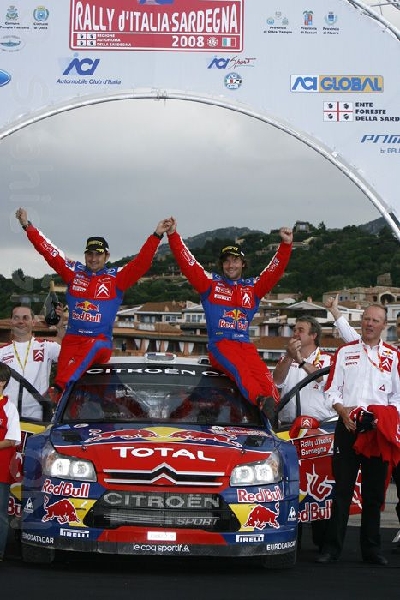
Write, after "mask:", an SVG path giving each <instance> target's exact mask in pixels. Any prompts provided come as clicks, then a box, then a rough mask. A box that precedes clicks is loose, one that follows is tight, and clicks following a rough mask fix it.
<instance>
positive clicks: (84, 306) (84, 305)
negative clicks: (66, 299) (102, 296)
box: [75, 300, 100, 312]
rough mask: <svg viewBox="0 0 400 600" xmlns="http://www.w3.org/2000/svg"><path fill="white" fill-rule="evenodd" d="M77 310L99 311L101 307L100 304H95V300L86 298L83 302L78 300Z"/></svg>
mask: <svg viewBox="0 0 400 600" xmlns="http://www.w3.org/2000/svg"><path fill="white" fill-rule="evenodd" d="M75 310H83V311H85V312H99V310H100V307H99V305H98V304H93V302H89V300H84V301H83V302H76V304H75Z"/></svg>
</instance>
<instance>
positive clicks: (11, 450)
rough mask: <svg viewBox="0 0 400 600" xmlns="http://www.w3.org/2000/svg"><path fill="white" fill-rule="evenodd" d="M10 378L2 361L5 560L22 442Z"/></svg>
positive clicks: (1, 535)
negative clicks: (16, 461) (10, 396)
mask: <svg viewBox="0 0 400 600" xmlns="http://www.w3.org/2000/svg"><path fill="white" fill-rule="evenodd" d="M9 380H10V368H9V366H8V365H5V364H3V363H0V561H2V560H3V555H4V550H5V547H6V543H7V536H8V500H9V494H10V484H11V483H12V476H11V469H10V466H11V461H12V459H13V457H14V454H15V446H17V445H18V444H19V443H20V442H21V429H20V425H19V416H18V411H17V409H16V408H15V406H14V404H13V403H12V402H10V400H9V399H8V397H7V396H4V395H3V392H4V389H5V388H6V387H7V384H8V382H9Z"/></svg>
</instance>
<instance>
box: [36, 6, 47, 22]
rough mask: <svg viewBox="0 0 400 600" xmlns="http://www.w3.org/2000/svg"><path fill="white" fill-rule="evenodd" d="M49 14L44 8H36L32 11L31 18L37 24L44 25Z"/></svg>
mask: <svg viewBox="0 0 400 600" xmlns="http://www.w3.org/2000/svg"><path fill="white" fill-rule="evenodd" d="M49 14H50V12H49V11H48V9H47V8H46V7H45V6H38V7H37V8H35V10H34V11H33V18H34V19H35V21H38V22H39V23H44V22H45V21H47V19H48V18H49Z"/></svg>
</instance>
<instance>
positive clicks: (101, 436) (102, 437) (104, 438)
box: [84, 429, 158, 444]
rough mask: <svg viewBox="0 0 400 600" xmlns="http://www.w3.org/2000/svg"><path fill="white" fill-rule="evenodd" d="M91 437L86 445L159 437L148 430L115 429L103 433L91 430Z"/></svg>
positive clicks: (86, 441)
mask: <svg viewBox="0 0 400 600" xmlns="http://www.w3.org/2000/svg"><path fill="white" fill-rule="evenodd" d="M89 434H90V437H89V438H87V439H86V440H84V443H85V444H93V443H95V442H108V441H109V440H113V441H114V440H116V439H120V440H124V441H131V440H142V439H147V438H156V437H158V436H157V434H156V433H154V431H149V430H148V429H132V430H131V429H115V430H113V431H101V429H90V430H89Z"/></svg>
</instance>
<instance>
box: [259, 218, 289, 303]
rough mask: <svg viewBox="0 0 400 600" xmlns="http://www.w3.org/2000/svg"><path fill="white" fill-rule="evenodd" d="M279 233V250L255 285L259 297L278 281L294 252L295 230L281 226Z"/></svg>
mask: <svg viewBox="0 0 400 600" xmlns="http://www.w3.org/2000/svg"><path fill="white" fill-rule="evenodd" d="M279 235H280V237H281V240H282V241H281V243H280V245H279V248H278V251H277V252H276V254H275V255H274V256H273V257H272V260H271V262H270V263H269V264H268V265H267V266H266V267H265V269H264V270H263V271H262V273H261V274H260V276H259V278H258V280H257V281H256V284H255V286H254V291H255V293H256V295H257V296H258V297H259V298H262V297H263V296H265V294H266V293H267V292H270V291H271V290H272V288H273V287H274V286H275V285H276V284H277V283H278V281H279V280H280V278H281V277H282V275H283V273H284V272H285V269H286V267H287V264H288V262H289V258H290V254H291V252H292V244H293V232H292V230H291V229H290V228H289V227H281V229H280V230H279Z"/></svg>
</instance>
